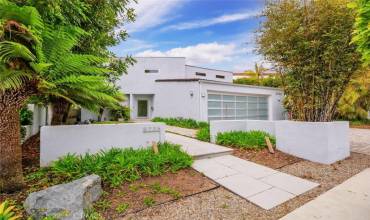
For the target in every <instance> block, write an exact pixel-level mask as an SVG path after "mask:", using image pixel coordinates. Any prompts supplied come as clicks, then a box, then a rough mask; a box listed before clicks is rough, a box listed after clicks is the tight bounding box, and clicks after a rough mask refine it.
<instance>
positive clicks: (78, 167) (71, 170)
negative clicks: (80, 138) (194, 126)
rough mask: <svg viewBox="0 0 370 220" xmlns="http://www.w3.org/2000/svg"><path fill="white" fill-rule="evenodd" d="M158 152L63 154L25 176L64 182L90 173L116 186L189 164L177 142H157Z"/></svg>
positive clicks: (117, 150) (110, 151) (172, 170)
mask: <svg viewBox="0 0 370 220" xmlns="http://www.w3.org/2000/svg"><path fill="white" fill-rule="evenodd" d="M158 149H159V154H154V152H153V150H152V149H151V148H143V149H138V150H134V149H132V148H126V149H120V148H112V149H110V150H108V151H101V152H100V153H97V154H85V155H83V156H76V155H67V156H65V157H63V158H61V159H59V160H58V161H56V162H54V163H53V165H52V166H50V167H48V168H43V169H40V170H39V171H38V172H37V173H33V174H32V175H31V176H28V179H39V180H40V179H50V180H53V181H54V182H53V183H55V182H56V180H58V181H57V182H66V181H71V180H74V179H78V178H81V177H83V176H86V175H90V174H97V175H99V176H100V177H101V178H102V180H103V182H104V183H106V184H108V185H110V186H118V185H120V184H122V183H123V182H125V181H134V180H137V179H139V178H141V177H142V176H158V175H161V174H163V173H165V172H175V171H177V170H179V169H182V168H186V167H190V165H191V164H192V162H193V160H192V158H191V156H189V155H187V154H186V153H185V152H183V151H181V149H180V146H179V145H173V144H169V143H163V144H158Z"/></svg>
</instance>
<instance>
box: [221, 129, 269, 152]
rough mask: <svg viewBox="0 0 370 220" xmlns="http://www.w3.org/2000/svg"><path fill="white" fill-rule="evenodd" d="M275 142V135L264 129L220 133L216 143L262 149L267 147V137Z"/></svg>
mask: <svg viewBox="0 0 370 220" xmlns="http://www.w3.org/2000/svg"><path fill="white" fill-rule="evenodd" d="M266 136H267V137H269V138H270V141H271V143H273V144H275V137H274V136H272V135H270V134H269V133H267V132H264V131H248V132H245V131H231V132H224V133H218V134H217V138H216V143H217V144H220V145H224V146H229V147H236V148H251V149H262V148H265V147H267V145H266V142H265V137H266Z"/></svg>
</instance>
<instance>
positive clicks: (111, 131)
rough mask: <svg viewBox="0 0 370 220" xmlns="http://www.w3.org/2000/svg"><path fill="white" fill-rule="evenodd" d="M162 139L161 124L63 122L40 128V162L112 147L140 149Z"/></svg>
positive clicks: (45, 163)
mask: <svg viewBox="0 0 370 220" xmlns="http://www.w3.org/2000/svg"><path fill="white" fill-rule="evenodd" d="M164 140H165V125H164V124H163V123H128V124H109V125H108V124H106V125H104V124H102V125H63V126H44V127H42V128H41V143H40V165H41V166H47V165H48V164H50V162H52V161H54V160H57V159H58V158H59V157H61V156H64V155H67V154H68V153H70V154H85V153H97V152H99V151H100V150H107V149H109V148H112V147H119V148H128V147H132V148H140V147H147V146H149V145H151V143H152V142H153V141H155V142H163V141H164Z"/></svg>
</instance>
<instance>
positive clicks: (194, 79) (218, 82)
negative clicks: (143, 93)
mask: <svg viewBox="0 0 370 220" xmlns="http://www.w3.org/2000/svg"><path fill="white" fill-rule="evenodd" d="M155 82H199V83H208V84H219V85H226V86H238V87H247V88H257V89H258V88H260V89H271V90H278V91H283V90H282V89H280V88H276V87H268V86H254V85H244V84H237V83H230V82H221V81H216V80H207V79H199V78H178V79H176V78H174V79H157V80H155Z"/></svg>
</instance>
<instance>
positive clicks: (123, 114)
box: [111, 106, 130, 121]
mask: <svg viewBox="0 0 370 220" xmlns="http://www.w3.org/2000/svg"><path fill="white" fill-rule="evenodd" d="M111 115H112V118H111V119H112V121H118V119H121V118H122V119H123V120H125V121H128V120H130V108H129V107H127V106H121V107H120V108H117V109H112V110H111Z"/></svg>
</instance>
